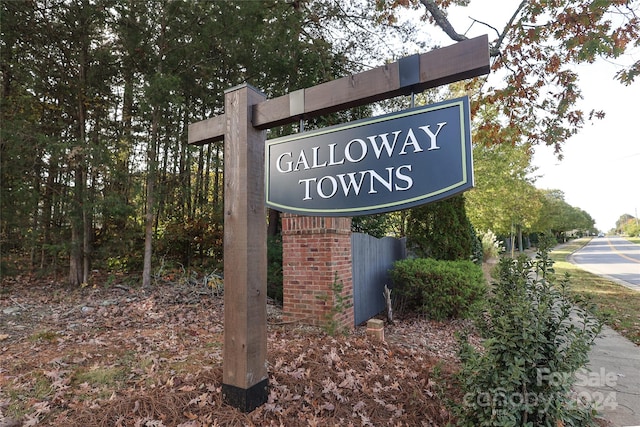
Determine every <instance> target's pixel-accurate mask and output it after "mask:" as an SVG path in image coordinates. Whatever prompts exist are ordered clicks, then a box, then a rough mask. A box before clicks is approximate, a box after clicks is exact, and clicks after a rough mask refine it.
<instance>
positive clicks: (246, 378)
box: [222, 84, 268, 412]
mask: <svg viewBox="0 0 640 427" xmlns="http://www.w3.org/2000/svg"><path fill="white" fill-rule="evenodd" d="M264 99H265V96H264V95H263V94H262V93H260V92H258V91H257V90H256V89H255V88H253V87H251V86H249V85H246V84H245V85H241V86H237V87H234V88H231V89H229V90H227V91H225V118H226V120H225V122H226V125H225V137H224V153H225V162H224V224H225V227H224V349H223V357H224V360H223V381H222V382H223V384H222V393H223V397H224V400H225V401H226V402H227V403H228V404H230V405H232V406H234V407H236V408H239V409H240V410H242V411H244V412H250V411H252V410H253V409H255V408H256V407H258V406H260V405H262V404H263V403H265V402H266V401H267V396H268V392H267V386H268V376H267V222H266V218H267V211H266V207H265V201H264V145H265V140H266V135H265V132H264V131H259V130H257V129H255V128H254V127H253V126H252V125H251V117H250V115H251V111H252V107H253V105H255V104H257V103H259V102H261V101H264Z"/></svg>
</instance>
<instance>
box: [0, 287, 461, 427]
mask: <svg viewBox="0 0 640 427" xmlns="http://www.w3.org/2000/svg"><path fill="white" fill-rule="evenodd" d="M223 313H224V307H223V303H222V295H220V294H218V293H216V292H215V291H214V290H212V289H210V288H205V287H199V286H193V285H189V284H179V283H171V284H167V283H165V284H158V285H155V286H153V287H151V288H148V289H144V288H136V287H128V286H120V285H116V286H110V287H107V286H102V287H86V288H83V289H71V288H69V287H65V286H63V285H61V284H60V283H58V282H56V281H54V280H51V279H37V278H35V277H32V276H26V275H23V276H19V277H15V278H5V279H3V281H2V283H1V287H0V427H8V426H21V425H24V426H31V425H43V426H83V427H86V426H183V427H187V426H214V425H230V426H231V425H247V426H253V425H256V426H263V425H277V426H279V425H284V426H313V425H318V426H332V425H341V426H342V425H347V426H348V425H363V426H366V425H369V426H379V425H394V426H400V425H410V426H444V425H446V424H447V422H450V421H452V420H453V419H452V415H451V414H450V412H449V411H448V410H447V407H446V405H445V404H444V399H445V397H446V398H451V399H457V398H459V396H456V387H455V381H454V379H453V376H452V373H453V372H455V371H456V369H457V359H456V349H457V344H456V339H455V333H456V331H458V330H461V329H463V328H464V327H466V326H468V325H467V324H466V323H465V322H442V323H438V322H430V321H427V320H425V319H418V318H411V319H402V320H401V321H398V322H396V324H395V325H387V326H386V329H385V337H386V340H385V342H384V343H381V342H378V341H376V340H375V339H373V338H368V337H367V336H366V333H365V328H364V327H358V328H356V329H355V330H354V331H353V332H352V333H351V334H349V335H348V336H337V337H332V336H329V335H327V334H326V333H324V332H323V331H322V330H321V329H318V328H312V327H308V326H304V325H296V324H283V323H282V321H281V317H280V310H279V308H278V307H277V306H275V305H273V304H270V305H269V306H268V313H269V315H268V364H269V366H268V369H269V399H268V402H267V403H266V404H264V405H262V406H261V407H259V408H258V409H256V410H255V411H253V412H251V413H249V414H244V413H242V412H240V411H238V410H236V409H234V408H232V407H229V406H227V405H225V404H224V403H223V402H222V399H221V387H222V385H221V384H222V339H223Z"/></svg>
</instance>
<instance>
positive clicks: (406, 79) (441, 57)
mask: <svg viewBox="0 0 640 427" xmlns="http://www.w3.org/2000/svg"><path fill="white" fill-rule="evenodd" d="M407 59H408V60H407V61H403V60H400V61H397V62H394V63H392V64H387V65H383V66H380V67H377V68H373V69H371V70H368V71H364V72H362V73H358V74H354V75H351V76H347V77H343V78H341V79H337V80H332V81H330V82H326V83H322V84H320V85H317V86H314V87H311V88H307V89H301V90H298V91H295V92H292V93H289V94H287V95H283V96H280V97H278V98H273V99H268V100H265V101H263V102H261V103H259V104H257V105H255V106H254V107H253V112H252V118H251V122H252V124H253V126H254V127H255V128H257V129H268V128H271V127H275V126H279V125H283V124H287V123H293V122H296V121H299V120H300V119H303V118H304V119H308V118H312V117H317V116H321V115H323V114H329V113H334V112H337V111H342V110H346V109H349V108H353V107H358V106H361V105H365V104H370V103H372V102H376V101H380V100H383V99H388V98H392V97H395V96H400V95H407V94H409V93H411V92H413V93H420V92H422V91H424V90H426V89H430V88H434V87H437V86H441V85H445V84H448V83H452V82H455V81H459V80H463V79H469V78H473V77H477V76H481V75H483V74H487V73H489V69H490V62H489V39H488V37H487V36H486V35H484V36H480V37H476V38H473V39H469V40H465V41H462V42H459V43H456V44H453V45H451V46H447V47H443V48H440V49H435V50H432V51H430V52H426V53H423V54H421V55H415V56H414V57H413V59H414V60H412V57H409V58H407ZM415 68H417V69H415ZM224 120H225V119H224V115H221V116H217V117H214V118H212V119H208V120H204V121H201V122H197V123H193V124H191V125H189V139H188V140H189V144H206V143H208V142H213V141H219V140H222V139H223V138H224Z"/></svg>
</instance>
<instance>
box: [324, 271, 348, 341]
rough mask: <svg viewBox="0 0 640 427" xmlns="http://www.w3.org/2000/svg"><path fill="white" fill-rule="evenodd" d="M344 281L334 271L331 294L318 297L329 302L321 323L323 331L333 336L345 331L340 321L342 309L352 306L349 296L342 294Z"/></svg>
mask: <svg viewBox="0 0 640 427" xmlns="http://www.w3.org/2000/svg"><path fill="white" fill-rule="evenodd" d="M343 291H344V283H343V282H342V280H339V279H338V272H335V276H334V279H333V283H332V284H331V295H323V296H319V297H318V298H319V299H321V300H323V301H325V303H330V304H331V308H330V309H329V311H328V312H327V313H326V314H325V316H324V317H325V323H324V325H323V328H324V331H325V332H326V333H327V334H329V335H331V336H335V335H337V334H343V333H346V331H347V328H346V327H345V325H344V324H343V322H341V315H342V313H344V311H345V310H346V309H348V308H350V307H351V306H352V303H351V296H350V295H344V294H343Z"/></svg>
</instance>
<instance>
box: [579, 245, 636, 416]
mask: <svg viewBox="0 0 640 427" xmlns="http://www.w3.org/2000/svg"><path fill="white" fill-rule="evenodd" d="M570 261H571V262H573V263H574V264H577V265H579V266H580V267H581V268H583V269H585V270H588V271H590V272H592V273H595V274H598V275H601V276H604V277H606V278H608V279H611V280H613V281H615V282H616V283H620V284H621V285H624V286H627V287H629V288H632V289H635V290H637V291H640V245H635V244H633V243H631V242H629V241H628V240H626V239H622V238H620V237H597V238H594V239H592V240H591V241H590V242H589V243H588V244H587V245H586V246H584V247H583V248H582V249H580V250H579V251H577V252H574V253H573V255H572V256H571V258H570ZM586 368H587V373H586V374H585V373H584V372H583V373H582V377H580V378H582V381H580V380H579V381H578V382H577V383H576V385H575V387H574V388H575V390H576V391H577V392H578V393H579V396H581V397H582V398H584V399H585V400H587V401H589V402H591V403H593V404H594V405H595V406H596V407H597V409H598V411H599V412H600V414H601V415H602V416H603V417H604V418H605V419H607V420H608V421H609V422H610V423H611V424H613V426H615V427H627V426H636V427H637V426H640V348H639V347H638V346H637V345H635V344H634V343H632V342H631V341H629V340H627V339H626V338H624V337H622V336H621V335H620V334H618V333H617V332H615V331H614V330H613V329H610V328H608V327H607V326H604V327H603V329H602V331H601V332H600V335H598V337H597V338H596V340H595V343H594V346H593V347H592V348H591V351H590V352H589V363H588V365H587V367H586Z"/></svg>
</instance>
